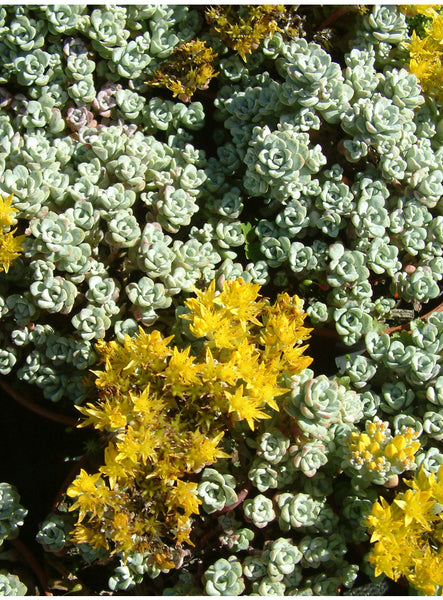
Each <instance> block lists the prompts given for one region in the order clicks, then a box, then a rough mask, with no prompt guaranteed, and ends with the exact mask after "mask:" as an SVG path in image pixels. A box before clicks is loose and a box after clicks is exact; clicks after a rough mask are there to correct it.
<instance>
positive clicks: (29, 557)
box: [8, 539, 52, 596]
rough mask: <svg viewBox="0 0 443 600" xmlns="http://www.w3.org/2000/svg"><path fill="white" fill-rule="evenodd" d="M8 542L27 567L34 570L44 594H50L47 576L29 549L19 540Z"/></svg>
mask: <svg viewBox="0 0 443 600" xmlns="http://www.w3.org/2000/svg"><path fill="white" fill-rule="evenodd" d="M8 541H9V543H10V544H11V545H12V546H13V547H14V548H15V550H16V551H17V552H18V553H19V554H20V555H21V556H22V558H23V560H24V561H25V562H26V564H27V565H29V567H31V569H32V570H33V571H34V574H35V576H36V577H37V579H38V581H39V583H40V585H41V586H42V589H43V592H44V594H45V596H52V593H51V592H50V591H49V590H48V578H47V576H46V574H45V572H44V570H43V568H42V567H41V566H40V563H39V562H38V560H37V559H36V558H35V556H34V554H33V553H32V552H31V550H30V549H29V548H28V547H27V546H26V544H24V543H23V542H22V541H21V540H18V539H15V540H8Z"/></svg>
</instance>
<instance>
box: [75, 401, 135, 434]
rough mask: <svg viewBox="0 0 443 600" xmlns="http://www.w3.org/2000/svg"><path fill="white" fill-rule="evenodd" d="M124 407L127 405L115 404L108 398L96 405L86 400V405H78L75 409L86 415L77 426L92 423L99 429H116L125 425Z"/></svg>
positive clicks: (85, 425)
mask: <svg viewBox="0 0 443 600" xmlns="http://www.w3.org/2000/svg"><path fill="white" fill-rule="evenodd" d="M125 408H127V407H126V406H121V405H120V404H115V403H114V402H111V401H110V400H105V401H104V402H101V403H100V404H99V405H98V406H96V405H94V404H92V403H91V402H88V404H86V406H78V407H77V409H78V410H79V411H80V412H81V413H82V414H83V415H86V416H87V417H88V418H87V419H86V420H85V421H83V423H80V425H79V427H87V426H88V425H93V426H94V427H95V429H98V430H99V431H104V430H105V429H107V430H108V431H115V430H116V429H120V428H122V427H125V425H126V416H125V414H124V413H125V412H126V411H125Z"/></svg>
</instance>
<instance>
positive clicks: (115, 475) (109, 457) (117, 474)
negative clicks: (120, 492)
mask: <svg viewBox="0 0 443 600" xmlns="http://www.w3.org/2000/svg"><path fill="white" fill-rule="evenodd" d="M117 454H118V452H117V449H116V447H115V446H114V444H112V443H109V444H108V446H107V447H106V448H105V464H104V465H102V466H101V467H99V471H100V473H101V474H102V475H104V476H105V477H108V479H109V487H110V489H111V490H113V489H114V488H115V485H116V483H117V480H119V479H121V480H122V481H125V479H127V478H128V476H130V475H131V472H129V473H128V471H127V470H126V469H125V468H124V467H122V465H120V464H119V463H118V462H116V458H117Z"/></svg>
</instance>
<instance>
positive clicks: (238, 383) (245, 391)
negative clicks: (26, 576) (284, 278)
mask: <svg viewBox="0 0 443 600" xmlns="http://www.w3.org/2000/svg"><path fill="white" fill-rule="evenodd" d="M259 287H260V286H259V285H258V284H252V283H246V282H244V281H243V280H242V279H237V280H232V281H226V282H225V283H224V285H223V287H222V289H221V291H217V290H216V287H215V282H212V283H211V284H210V286H209V287H208V288H207V289H206V290H204V291H199V290H196V291H195V293H196V297H195V298H190V299H188V300H187V301H186V308H187V311H186V312H184V313H182V314H181V315H180V317H181V319H182V320H184V321H185V322H187V323H188V327H189V333H190V335H191V338H192V340H193V341H192V343H190V344H189V343H188V344H187V345H186V346H181V347H180V346H177V345H175V344H174V345H173V344H172V343H171V342H172V340H173V337H168V338H164V337H163V336H162V334H161V333H160V332H159V331H158V330H153V331H152V332H150V333H146V332H145V331H143V330H142V329H140V331H139V333H138V335H137V336H135V337H134V338H130V337H129V336H126V337H125V339H124V343H123V345H119V344H118V343H117V342H115V341H111V342H105V341H102V342H100V343H99V344H98V348H99V351H100V354H101V356H102V360H103V361H104V368H103V370H101V371H95V375H96V386H97V388H98V389H99V390H100V399H99V400H98V402H97V403H94V404H93V403H87V404H85V405H84V406H82V407H79V410H80V412H81V413H82V414H84V415H85V416H86V420H85V421H84V422H83V423H82V424H81V426H86V425H93V426H94V427H95V428H96V429H97V430H99V431H102V432H103V433H104V434H105V433H106V435H109V434H111V436H112V437H111V439H110V441H109V443H108V444H107V445H106V448H105V455H104V464H103V465H102V466H101V467H100V468H99V470H98V471H97V472H96V473H91V474H89V473H88V472H87V471H85V470H82V471H81V473H80V475H79V476H78V477H77V478H76V479H75V481H74V482H73V483H72V484H71V485H70V487H69V488H68V490H67V495H68V496H69V497H70V498H72V499H73V503H72V505H71V507H70V510H73V511H76V514H77V523H76V525H75V527H74V531H73V534H72V540H73V541H74V542H75V543H76V544H81V543H88V544H90V545H92V546H93V547H95V548H100V547H104V548H105V549H106V550H109V551H110V552H111V553H117V554H121V555H122V556H127V555H128V553H129V552H131V551H136V552H141V553H143V554H146V555H147V561H148V564H152V565H153V566H154V567H157V568H160V569H171V568H172V567H173V566H174V563H175V561H177V560H178V556H179V553H180V548H181V546H182V544H184V543H190V542H191V539H190V535H191V517H192V515H195V514H198V512H199V509H198V507H199V504H201V505H202V508H203V509H204V510H205V511H206V512H207V513H209V514H210V513H212V512H214V511H218V510H221V509H223V508H224V507H225V506H229V505H230V504H232V503H234V502H236V500H237V495H236V492H235V489H234V488H235V485H236V483H235V478H233V477H232V476H231V475H228V474H224V475H220V474H219V473H218V472H217V471H215V470H214V469H212V468H208V467H207V468H206V469H204V471H203V472H202V475H201V481H200V483H199V485H198V488H197V484H196V483H194V482H193V481H192V480H189V478H188V476H189V474H192V473H198V472H199V471H201V470H202V469H203V468H204V467H205V465H211V464H212V463H214V462H216V460H217V459H218V458H222V457H228V456H229V455H228V454H226V452H225V451H224V450H223V449H222V448H223V447H222V438H223V436H224V435H225V433H226V431H227V430H231V429H232V430H234V431H235V429H236V426H237V425H236V424H237V423H239V424H240V423H241V422H242V421H245V422H246V423H247V425H248V427H249V428H250V429H251V431H253V430H254V428H255V426H256V425H255V424H256V422H257V421H260V420H262V419H269V418H271V414H272V413H273V412H275V411H278V408H279V404H278V398H279V397H281V396H282V394H283V393H284V392H285V389H286V388H285V387H284V377H288V376H290V375H291V374H297V373H300V372H301V371H302V370H303V369H305V368H306V366H307V365H309V364H310V362H311V359H310V358H309V357H306V356H304V355H303V352H304V350H305V348H306V346H304V345H303V341H304V340H306V339H307V337H308V334H309V330H308V329H306V328H305V327H303V316H304V315H303V312H302V310H301V301H300V300H299V299H298V298H297V297H293V298H290V297H289V296H288V295H287V294H282V295H280V296H279V297H278V298H277V300H276V302H275V303H274V304H271V303H270V302H269V301H268V300H266V299H260V298H259V293H258V292H259ZM269 411H271V414H270V413H269ZM171 447H174V448H175V450H174V457H172V455H171V453H170V448H171ZM148 498H149V506H150V507H151V508H150V510H149V511H148V512H147V513H146V515H145V514H144V513H143V512H140V510H139V506H140V504H139V503H140V502H145V501H146V500H144V499H148ZM171 534H172V536H173V540H174V541H173V543H172V544H171V543H168V541H167V540H168V537H169V536H170V535H171ZM135 539H137V540H138V542H135V541H134V540H135ZM134 544H135V545H134Z"/></svg>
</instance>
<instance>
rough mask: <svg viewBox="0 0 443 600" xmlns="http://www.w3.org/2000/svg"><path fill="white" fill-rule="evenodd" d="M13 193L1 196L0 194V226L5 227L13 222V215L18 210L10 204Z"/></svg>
mask: <svg viewBox="0 0 443 600" xmlns="http://www.w3.org/2000/svg"><path fill="white" fill-rule="evenodd" d="M12 198H13V194H10V195H9V196H8V197H7V198H3V197H2V195H1V194H0V228H3V229H7V228H8V227H10V226H11V225H12V224H13V223H14V215H15V213H17V212H18V210H17V209H16V208H14V207H13V206H12Z"/></svg>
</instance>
